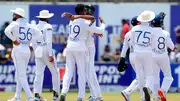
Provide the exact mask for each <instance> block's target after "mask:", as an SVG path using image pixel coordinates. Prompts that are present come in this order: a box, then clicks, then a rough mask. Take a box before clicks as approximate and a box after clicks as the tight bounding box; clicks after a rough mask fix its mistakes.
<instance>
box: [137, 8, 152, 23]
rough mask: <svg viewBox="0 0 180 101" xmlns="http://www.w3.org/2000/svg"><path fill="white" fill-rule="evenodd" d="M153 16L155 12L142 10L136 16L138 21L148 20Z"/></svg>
mask: <svg viewBox="0 0 180 101" xmlns="http://www.w3.org/2000/svg"><path fill="white" fill-rule="evenodd" d="M154 18H155V13H154V12H153V11H148V10H146V11H143V12H142V13H141V14H140V15H139V16H138V18H137V20H138V21H140V22H150V21H152V20H153V19H154Z"/></svg>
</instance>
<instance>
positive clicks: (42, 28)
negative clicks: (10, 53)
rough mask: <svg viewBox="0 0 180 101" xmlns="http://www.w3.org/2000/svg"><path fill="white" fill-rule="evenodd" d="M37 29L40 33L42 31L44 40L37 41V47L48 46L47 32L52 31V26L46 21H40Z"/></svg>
mask: <svg viewBox="0 0 180 101" xmlns="http://www.w3.org/2000/svg"><path fill="white" fill-rule="evenodd" d="M35 28H36V29H38V30H39V31H41V33H42V34H43V40H41V39H38V40H37V45H38V44H39V45H43V44H46V42H47V40H46V39H47V33H46V32H47V31H48V30H52V25H50V24H48V23H47V22H44V21H39V23H38V24H37V25H36V26H35Z"/></svg>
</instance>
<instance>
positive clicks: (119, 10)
mask: <svg viewBox="0 0 180 101" xmlns="http://www.w3.org/2000/svg"><path fill="white" fill-rule="evenodd" d="M78 3H83V4H92V5H93V6H94V7H95V8H96V11H95V14H94V16H95V17H96V20H97V21H96V22H97V26H98V25H99V21H98V16H101V17H102V18H103V19H104V21H105V23H106V31H105V34H104V36H103V38H98V37H96V38H95V45H96V56H95V61H96V65H95V66H96V72H97V76H98V80H99V83H100V85H101V88H102V91H103V92H120V91H121V90H122V89H123V88H124V87H126V86H128V85H129V84H130V83H131V81H132V80H133V79H134V77H135V74H134V71H133V70H132V68H131V65H130V64H129V65H128V66H129V68H128V69H127V71H125V72H123V73H119V72H117V69H116V65H117V62H118V59H119V57H120V53H121V45H122V43H123V39H124V35H125V34H126V33H127V32H128V31H129V30H130V29H131V27H132V26H131V24H130V20H131V18H133V17H134V16H137V15H139V14H140V13H141V12H142V11H144V10H151V11H154V12H155V13H156V14H159V13H160V12H165V13H166V17H165V21H164V25H165V26H164V27H165V29H166V30H167V31H169V32H170V34H171V38H172V40H173V42H174V43H175V44H176V46H177V51H176V52H170V51H169V57H170V60H171V70H172V75H173V78H174V81H173V84H172V86H171V89H170V92H178V91H179V92H180V13H179V12H180V5H179V3H180V0H14V1H12V0H0V9H1V17H0V91H14V90H15V77H14V71H15V69H14V66H13V63H12V59H11V51H12V42H11V40H9V39H8V38H7V37H6V36H5V34H4V29H5V28H6V27H7V26H8V25H9V23H11V19H12V13H11V12H9V10H11V9H15V8H17V7H20V8H23V9H24V10H25V12H26V13H25V14H26V15H25V16H26V19H27V20H28V21H29V23H31V24H34V25H35V24H37V23H38V20H37V19H36V18H35V16H37V15H38V14H39V11H40V10H42V9H47V10H49V11H50V12H52V13H54V14H55V16H54V17H52V19H51V20H50V24H52V25H53V48H54V51H55V53H56V58H57V61H58V67H59V72H60V74H61V75H60V76H61V80H62V77H63V74H64V71H65V68H64V63H65V58H64V57H63V55H62V54H63V50H64V48H65V47H66V44H67V41H66V40H67V37H68V23H69V20H68V19H66V18H61V14H62V13H63V12H70V13H73V14H75V12H74V7H75V5H76V4H78ZM127 58H128V57H127ZM127 62H128V59H127ZM34 67H35V64H34V54H33V51H32V56H31V59H30V62H29V67H28V69H27V74H28V81H29V83H30V85H31V87H32V84H33V80H34ZM50 75H51V74H50V72H49V71H48V69H46V70H45V80H44V90H45V91H50V90H51V87H52V84H51V76H50ZM74 75H75V76H74V78H73V80H72V82H71V88H73V89H77V73H75V74H74ZM161 78H162V74H161ZM174 101H175V100H174Z"/></svg>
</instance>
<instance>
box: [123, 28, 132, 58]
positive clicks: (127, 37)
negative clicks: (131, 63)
mask: <svg viewBox="0 0 180 101" xmlns="http://www.w3.org/2000/svg"><path fill="white" fill-rule="evenodd" d="M131 34H132V32H131V31H129V32H128V33H127V34H126V35H125V38H124V42H123V48H122V52H121V57H124V58H125V57H126V53H127V50H128V48H130V53H133V51H134V50H133V46H132V45H131V42H130V40H131V38H130V36H131Z"/></svg>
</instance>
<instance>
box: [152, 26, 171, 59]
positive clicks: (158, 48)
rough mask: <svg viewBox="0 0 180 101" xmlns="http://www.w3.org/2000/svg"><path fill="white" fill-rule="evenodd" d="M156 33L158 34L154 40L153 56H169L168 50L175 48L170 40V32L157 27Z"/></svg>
mask: <svg viewBox="0 0 180 101" xmlns="http://www.w3.org/2000/svg"><path fill="white" fill-rule="evenodd" d="M154 31H155V33H156V34H154V38H153V40H152V41H153V42H152V44H153V46H154V47H153V50H152V51H153V56H155V57H157V56H162V55H168V52H167V48H168V47H169V48H172V49H173V48H174V44H173V43H172V41H171V39H170V34H169V32H167V31H165V30H163V29H162V28H160V27H155V28H154Z"/></svg>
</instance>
